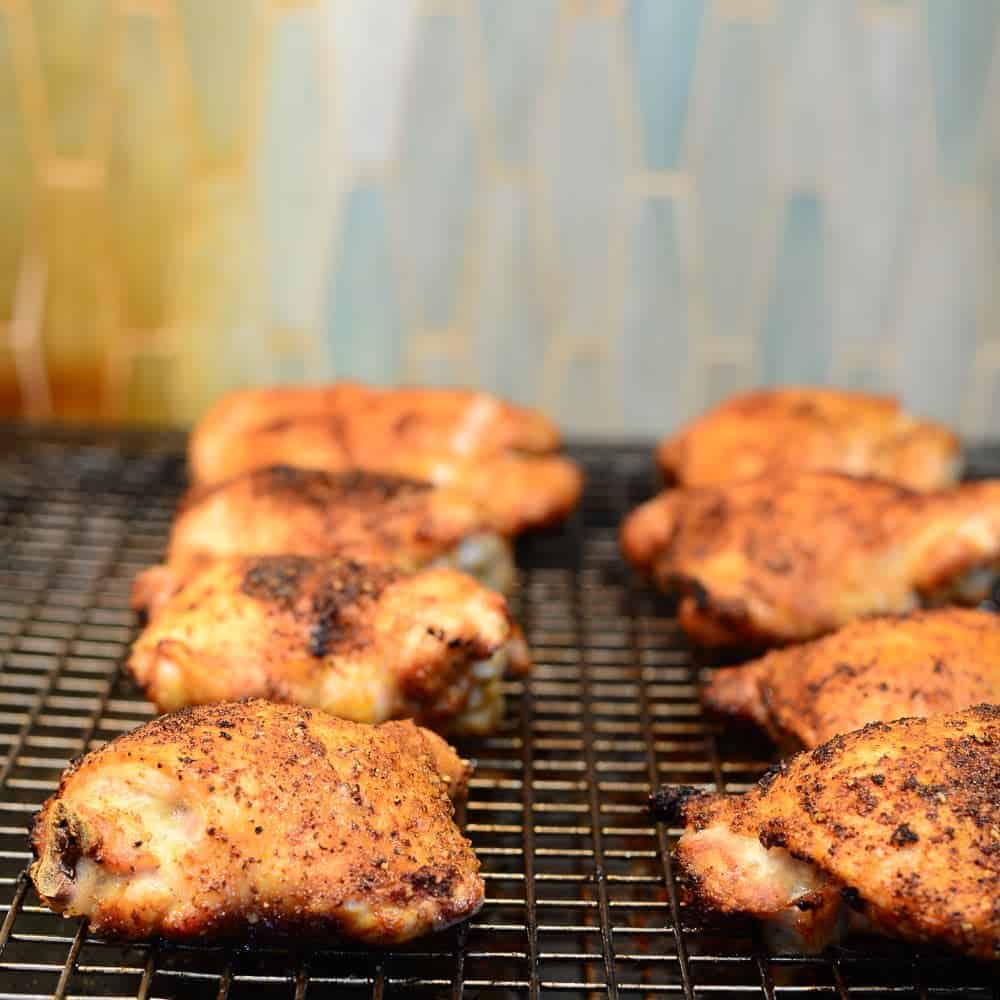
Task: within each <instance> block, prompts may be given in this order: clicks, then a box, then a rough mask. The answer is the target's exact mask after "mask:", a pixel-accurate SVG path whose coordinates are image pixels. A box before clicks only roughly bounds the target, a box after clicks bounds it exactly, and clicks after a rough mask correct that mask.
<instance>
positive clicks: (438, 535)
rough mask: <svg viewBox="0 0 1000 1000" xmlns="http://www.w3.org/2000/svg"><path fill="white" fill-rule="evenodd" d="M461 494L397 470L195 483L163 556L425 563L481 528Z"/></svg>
mask: <svg viewBox="0 0 1000 1000" xmlns="http://www.w3.org/2000/svg"><path fill="white" fill-rule="evenodd" d="M486 520H487V519H486V515H485V513H484V512H483V510H482V508H481V507H480V505H479V504H478V503H477V502H476V501H475V500H474V499H472V498H470V497H468V496H466V495H465V494H463V493H462V492H461V491H459V490H453V489H448V488H441V489H435V488H433V487H432V486H430V485H429V484H427V483H423V482H420V481H418V480H414V479H408V478H406V477H403V476H388V475H382V474H379V473H370V472H364V471H361V470H352V471H350V472H343V473H329V472H322V471H319V470H315V469H297V468H290V467H288V466H269V467H267V468H261V469H256V470H254V471H253V472H249V473H246V474H245V475H241V476H238V477H236V478H235V479H230V480H227V481H226V482H223V483H218V484H216V485H214V486H210V487H203V488H196V489H194V490H192V491H191V493H190V494H189V495H188V496H187V497H186V498H185V499H184V501H183V502H182V503H181V506H180V509H179V510H178V512H177V517H176V519H175V521H174V526H173V529H172V531H171V534H170V544H169V547H168V551H167V560H168V562H170V563H171V564H172V565H174V566H184V565H186V564H190V563H192V562H197V560H198V559H203V558H205V557H217V556H224V555H241V554H255V555H337V556H348V557H352V558H357V559H363V560H365V561H367V562H388V563H391V564H393V565H396V566H401V567H403V568H406V569H411V568H416V567H418V566H422V565H425V564H426V563H428V562H429V561H431V560H432V559H434V558H436V557H439V556H441V555H443V554H444V553H446V552H448V551H449V550H451V549H453V548H454V547H455V546H456V545H458V543H459V542H461V541H462V540H463V539H464V538H467V537H468V536H470V535H473V534H476V533H478V532H484V531H486V530H488V529H487V524H486Z"/></svg>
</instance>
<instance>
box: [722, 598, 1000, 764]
mask: <svg viewBox="0 0 1000 1000" xmlns="http://www.w3.org/2000/svg"><path fill="white" fill-rule="evenodd" d="M703 700H704V702H705V704H706V706H707V707H709V708H711V709H713V710H715V711H717V712H722V713H725V714H728V715H736V716H742V717H744V718H749V719H752V720H753V721H755V722H756V723H758V725H761V726H764V727H765V728H767V729H768V731H769V732H770V733H771V735H772V736H773V737H774V738H775V739H776V740H777V741H778V742H780V743H782V744H790V745H793V746H799V747H815V746H817V745H818V744H820V743H823V742H825V741H826V740H828V739H830V738H832V737H833V736H836V735H838V734H839V733H848V732H851V731H852V730H854V729H860V728H861V727H862V726H863V725H865V724H866V723H868V722H889V721H891V720H892V719H899V718H902V717H903V716H910V715H938V714H940V713H944V712H955V711H958V710H959V709H962V708H968V707H969V706H970V705H977V704H979V703H980V702H994V703H997V704H1000V617H998V616H997V615H996V614H994V613H992V612H990V611H977V610H974V609H972V608H937V609H934V610H930V611H915V612H913V613H912V614H909V615H898V616H897V615H892V616H889V617H885V618H863V619H861V620H859V621H856V622H851V623H850V624H848V625H845V626H844V627H843V628H842V629H840V630H839V631H837V632H834V633H833V634H832V635H828V636H824V637H823V638H822V639H816V640H814V641H813V642H807V643H804V644H803V645H801V646H791V647H789V648H787V649H776V650H772V651H771V652H769V653H768V654H767V655H765V656H763V657H761V658H760V659H759V660H754V661H752V662H750V663H745V664H743V665H742V666H739V667H727V668H725V669H722V670H717V671H716V672H715V674H714V675H713V677H712V679H711V681H710V682H709V684H708V685H707V686H706V688H705V690H704V692H703Z"/></svg>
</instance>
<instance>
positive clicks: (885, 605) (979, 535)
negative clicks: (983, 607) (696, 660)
mask: <svg viewBox="0 0 1000 1000" xmlns="http://www.w3.org/2000/svg"><path fill="white" fill-rule="evenodd" d="M622 545H623V547H624V550H625V553H626V555H627V556H628V557H629V559H630V560H631V561H632V562H633V563H634V564H635V565H636V566H637V567H638V568H639V569H640V570H642V571H643V572H645V573H647V574H649V575H650V576H651V577H652V578H653V579H654V580H655V581H656V582H657V583H658V584H659V585H660V586H661V587H663V588H664V589H666V590H670V591H675V592H679V593H680V595H681V603H680V608H679V619H680V623H681V626H682V627H683V628H684V629H685V631H686V632H688V634H689V635H690V636H691V637H692V638H693V639H695V640H696V641H697V642H699V643H702V644H704V645H709V646H718V645H754V644H757V645H767V644H780V643H785V642H793V641H801V640H804V639H811V638H813V637H814V636H818V635H822V634H823V633H826V632H830V631H833V630H834V629H836V628H838V627H839V626H841V625H844V624H846V623H847V622H849V621H851V620H852V619H854V618H858V617H862V616H864V615H871V614H888V613H899V612H905V611H910V610H912V609H914V608H916V607H917V606H918V605H919V604H920V603H921V602H923V603H929V604H934V603H941V602H942V601H944V600H946V599H947V600H957V601H959V602H960V603H975V602H976V601H978V600H981V599H982V598H983V597H984V596H986V594H987V593H988V590H989V586H990V584H991V583H992V580H993V575H994V569H995V567H996V565H997V562H998V560H1000V481H995V480H994V481H984V482H978V483H964V484H962V485H960V486H956V487H953V488H952V489H947V490H940V491H938V492H935V493H914V492H912V491H910V490H907V489H905V488H904V487H901V486H897V485H894V484H892V483H887V482H885V481H883V480H878V479H855V478H853V477H851V476H845V475H841V474H839V473H834V472H803V473H798V474H794V475H791V474H790V475H779V474H775V475H770V476H762V477H760V478H758V479H747V480H742V481H740V482H736V483H729V484H727V485H724V486H714V487H702V488H691V489H677V490H668V491H667V492H665V493H661V494H660V495H659V496H658V497H655V498H654V499H652V500H650V501H648V502H647V503H645V504H642V505H641V506H640V507H639V508H637V509H636V510H635V511H633V512H632V513H631V514H630V515H629V517H628V519H627V520H626V521H625V524H624V526H623V530H622Z"/></svg>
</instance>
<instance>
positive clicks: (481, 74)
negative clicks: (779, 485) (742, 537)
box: [0, 0, 1000, 434]
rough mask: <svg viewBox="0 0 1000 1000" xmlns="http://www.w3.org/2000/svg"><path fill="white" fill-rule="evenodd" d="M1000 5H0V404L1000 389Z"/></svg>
mask: <svg viewBox="0 0 1000 1000" xmlns="http://www.w3.org/2000/svg"><path fill="white" fill-rule="evenodd" d="M998 22H1000V3H997V0H924V2H918V0H910V2H889V0H885V2H876V0H715V2H702V0H478V2H473V0H424V2H421V0H315V2H310V0H272V2H270V3H268V2H265V0H117V2H111V0H0V410H2V411H6V412H25V413H29V414H32V415H36V416H43V417H44V416H52V415H55V416H63V417H67V418H82V419H83V418H92V417H95V416H97V417H105V418H122V419H151V420H155V421H169V422H182V421H186V420H189V419H191V418H192V417H194V416H196V415H197V414H198V413H199V412H200V411H201V410H202V408H203V407H204V405H205V404H206V402H207V401H208V400H209V399H210V398H212V397H213V396H214V395H215V394H216V393H218V392H219V391H220V390H222V389H224V388H227V387H229V386H232V385H237V384H243V383H246V382H253V381H264V380H274V379H282V380H288V379H292V380H294V379H318V378H328V377H333V376H335V375H357V376H361V377H364V378H369V379H375V380H385V381H389V380H409V381H426V382H440V383H473V384H480V385H483V386H485V387H488V388H492V389H495V390H498V391H500V392H502V393H504V394H505V395H508V396H511V397H513V398H515V399H518V400H525V401H531V402H535V403H538V404H540V405H542V406H544V407H545V408H546V409H548V410H549V411H551V412H552V413H553V414H554V415H556V416H558V417H559V418H560V419H561V420H562V421H563V422H564V423H565V424H566V425H567V427H569V428H571V429H573V430H576V431H579V432H602V433H607V434H617V433H624V432H632V433H636V432H650V431H656V430H659V429H661V428H664V427H666V426H668V425H671V424H674V423H676V422H677V421H678V420H679V419H681V418H683V417H684V416H685V415H687V414H689V413H691V412H693V411H695V410H697V409H699V408H700V407H702V406H703V405H705V404H706V403H707V402H709V401H711V400H713V399H716V398H718V397H720V396H722V395H724V394H726V393H728V392H730V391H732V390H733V389H736V388H738V387H741V386H745V385H749V384H753V383H756V382H760V381H775V380H785V381H788V380H791V381H819V380H828V381H834V382H837V383H841V384H847V385H855V386H863V387H879V388H891V389H892V388H894V389H896V390H898V391H899V392H901V393H902V394H903V395H904V396H905V398H906V399H907V401H908V402H909V403H910V404H911V405H913V406H914V407H916V408H917V409H919V410H921V411H923V412H925V413H927V414H930V415H933V416H937V417H942V418H945V419H947V420H949V421H952V422H955V423H956V424H958V425H959V426H960V427H962V428H963V429H964V430H966V431H968V432H970V433H972V434H986V433H989V432H990V431H991V430H993V416H994V401H995V400H997V399H1000V282H998V281H997V280H996V279H997V278H998V277H1000V54H998V52H1000V24H998Z"/></svg>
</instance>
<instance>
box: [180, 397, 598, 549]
mask: <svg viewBox="0 0 1000 1000" xmlns="http://www.w3.org/2000/svg"><path fill="white" fill-rule="evenodd" d="M558 447H559V432H558V430H557V429H556V427H555V425H554V424H553V423H552V422H551V421H549V420H548V419H547V418H546V417H544V416H543V415H542V414H541V413H538V412H537V411H534V410H528V409H523V408H520V407H516V406H512V405H511V404H509V403H505V402H502V401H501V400H499V399H496V398H494V397H492V396H487V395H484V394H482V393H475V392H469V391H465V390H457V389H418V388H393V389H384V388H375V387H370V386H365V385H361V384H358V383H355V382H341V383H336V384H334V385H330V386H319V387H308V386H303V387H296V388H291V387H284V388H270V389H247V390H242V391H240V392H236V393H232V394H230V395H228V396H225V397H224V398H223V399H221V400H219V402H217V403H216V404H215V406H213V407H212V408H211V410H210V411H209V412H208V413H207V414H206V416H205V417H204V419H203V420H202V421H201V423H200V424H199V425H198V427H197V428H196V429H195V431H194V433H193V435H192V437H191V445H190V451H189V459H190V465H191V471H192V476H193V478H194V480H195V481H196V482H198V483H209V482H218V481H219V480H221V479H227V478H231V477H232V476H236V475H240V474H242V473H245V472H247V471H249V470H251V469H256V468H260V467H261V466H266V465H272V464H275V463H278V462H281V463H285V464H289V465H295V466H300V467H302V468H315V469H324V470H326V471H328V472H341V471H343V470H345V469H350V468H364V469H368V470H371V471H374V472H380V473H390V474H394V475H403V476H410V477H413V478H416V479H424V480H427V481H429V482H433V483H434V484H435V485H450V486H454V487H460V488H461V489H463V490H465V491H466V492H468V493H470V494H471V495H473V496H475V497H476V498H477V499H478V500H479V502H480V503H481V504H482V505H483V507H484V509H485V510H486V511H487V513H488V515H489V518H490V524H491V526H492V527H493V528H494V529H495V530H497V531H499V532H500V533H501V534H505V535H512V534H517V533H519V532H521V531H524V530H526V529H528V528H534V527H539V526H541V525H544V524H547V523H549V522H551V521H555V520H558V519H560V518H562V517H563V516H565V514H566V513H567V512H568V511H569V510H571V509H572V507H573V506H574V505H575V504H576V501H577V499H578V498H579V494H580V487H581V479H580V473H579V470H578V469H577V467H576V465H575V464H574V463H572V462H570V461H569V460H568V459H565V458H561V457H559V456H557V455H554V454H551V453H552V452H554V451H555V449H557V448H558Z"/></svg>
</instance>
